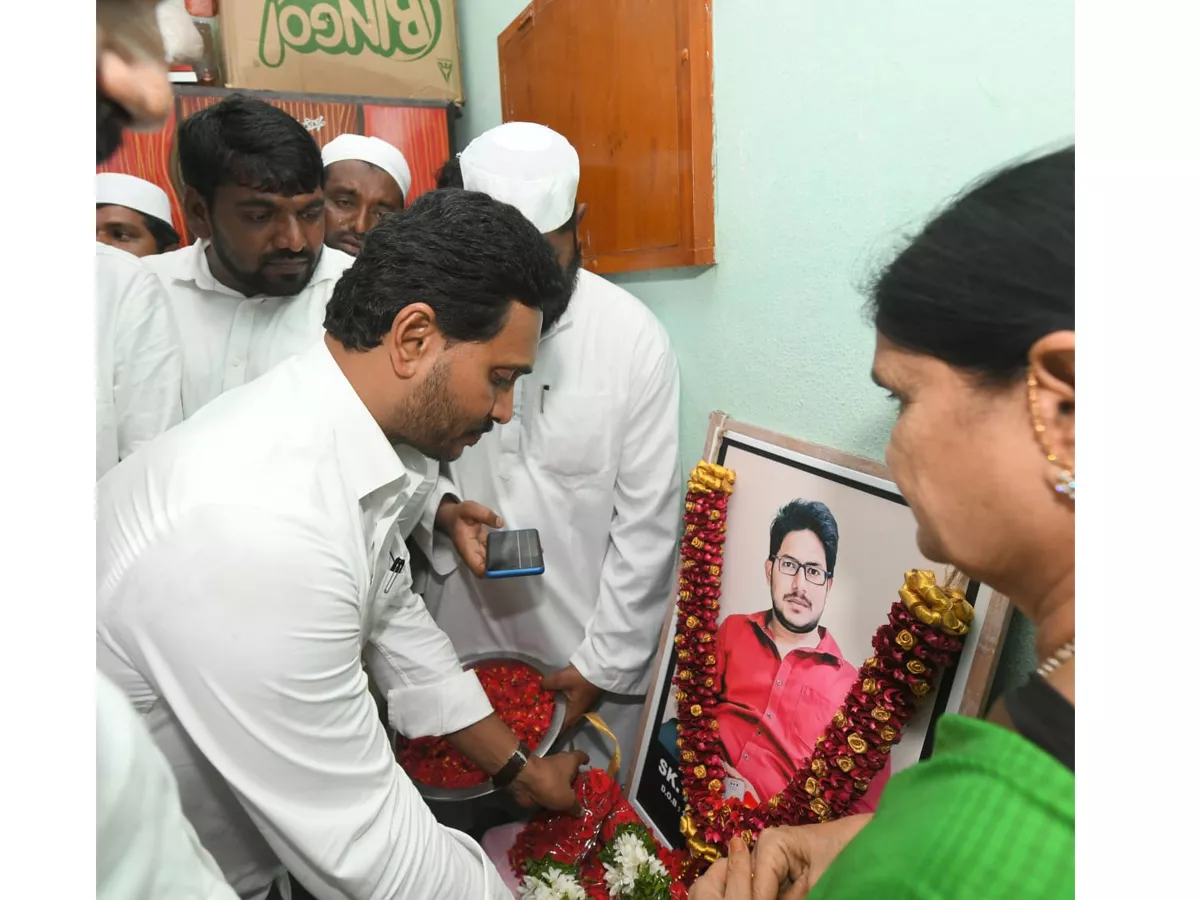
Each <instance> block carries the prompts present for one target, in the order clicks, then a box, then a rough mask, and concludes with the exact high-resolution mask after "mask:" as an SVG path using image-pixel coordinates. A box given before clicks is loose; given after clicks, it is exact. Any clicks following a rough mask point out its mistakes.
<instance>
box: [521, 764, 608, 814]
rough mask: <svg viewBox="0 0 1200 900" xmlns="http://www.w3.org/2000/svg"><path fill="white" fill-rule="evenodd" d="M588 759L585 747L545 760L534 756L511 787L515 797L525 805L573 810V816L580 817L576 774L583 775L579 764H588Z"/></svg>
mask: <svg viewBox="0 0 1200 900" xmlns="http://www.w3.org/2000/svg"><path fill="white" fill-rule="evenodd" d="M587 762H588V755H587V754H586V753H584V752H583V751H582V750H574V751H572V752H570V753H555V754H554V755H553V756H547V757H545V758H544V759H543V758H541V757H538V756H534V757H532V758H531V759H530V760H529V762H527V763H526V764H525V768H523V769H522V770H521V771H520V773H519V774H518V775H517V777H516V779H515V780H514V781H513V783H512V784H511V785H509V788H508V789H509V791H510V792H511V793H512V795H513V799H514V800H516V801H517V802H518V803H519V804H521V805H522V806H524V807H530V806H544V807H545V808H546V809H553V810H558V811H562V810H570V811H571V815H574V816H578V815H580V814H581V813H582V810H581V809H580V807H579V801H578V800H577V799H576V797H575V788H574V783H575V776H576V775H578V774H579V767H580V766H586V765H587Z"/></svg>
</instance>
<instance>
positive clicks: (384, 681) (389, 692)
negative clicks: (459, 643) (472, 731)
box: [363, 544, 492, 738]
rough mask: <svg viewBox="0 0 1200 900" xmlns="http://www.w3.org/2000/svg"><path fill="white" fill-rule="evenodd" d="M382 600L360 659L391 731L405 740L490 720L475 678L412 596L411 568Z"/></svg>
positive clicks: (422, 603) (484, 696)
mask: <svg viewBox="0 0 1200 900" xmlns="http://www.w3.org/2000/svg"><path fill="white" fill-rule="evenodd" d="M398 546H399V548H400V552H401V553H403V554H405V555H407V552H408V551H407V549H406V548H405V547H404V546H403V544H399V545H398ZM387 596H389V597H391V598H393V599H392V600H391V602H390V604H389V605H388V607H387V609H386V610H385V612H384V615H383V617H382V619H381V621H380V624H379V626H378V627H377V628H376V629H375V632H374V633H373V634H372V635H370V643H369V644H368V646H367V648H366V651H365V653H364V654H363V656H364V659H365V660H366V664H367V668H368V669H370V671H371V676H372V677H373V678H374V679H375V683H376V684H377V685H379V688H380V690H382V692H383V695H384V697H386V698H387V702H388V721H390V722H391V724H392V727H393V728H395V729H396V730H397V731H398V732H400V733H401V734H403V735H405V736H406V737H410V738H416V737H425V736H426V735H441V734H450V733H452V732H455V731H459V730H461V729H463V728H466V727H468V726H470V725H474V724H475V723H476V722H478V721H480V720H481V719H484V718H486V717H487V716H489V715H491V713H492V705H491V703H489V702H488V698H487V694H485V693H484V690H483V686H482V685H481V684H480V683H479V678H478V677H477V676H476V675H475V673H474V672H464V671H463V668H462V665H461V664H460V663H459V661H458V655H457V654H456V653H455V652H454V645H453V644H451V643H450V638H448V637H447V636H446V633H445V632H444V631H442V629H441V628H439V627H438V625H437V623H436V622H434V620H433V616H431V615H430V614H429V610H428V609H427V608H426V606H425V601H424V600H423V599H422V598H421V597H420V595H418V594H416V593H414V592H413V589H412V567H411V566H409V565H406V566H405V567H404V571H403V572H401V573H400V575H399V576H398V577H397V578H396V581H395V583H394V584H393V586H392V589H391V590H390V591H389V592H388V595H387Z"/></svg>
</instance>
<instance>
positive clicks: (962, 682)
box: [628, 412, 1010, 848]
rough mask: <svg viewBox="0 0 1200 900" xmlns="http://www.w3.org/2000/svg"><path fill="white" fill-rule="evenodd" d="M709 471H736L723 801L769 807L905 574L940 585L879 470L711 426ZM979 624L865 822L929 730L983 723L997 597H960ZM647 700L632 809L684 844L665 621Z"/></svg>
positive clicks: (981, 589) (727, 586)
mask: <svg viewBox="0 0 1200 900" xmlns="http://www.w3.org/2000/svg"><path fill="white" fill-rule="evenodd" d="M705 460H706V461H708V462H715V463H717V464H719V465H722V466H725V467H726V468H728V469H731V470H733V472H734V473H735V475H736V479H737V480H736V483H735V486H734V489H733V493H732V495H731V496H730V500H729V508H728V519H727V531H726V534H725V547H724V571H723V576H722V582H721V607H720V612H719V615H718V630H717V636H716V641H715V644H714V646H715V648H716V656H717V665H716V669H717V678H716V680H717V686H716V690H717V697H718V706H717V713H716V718H717V720H718V722H719V723H720V731H719V739H718V740H717V742H716V744H717V748H716V749H717V752H718V753H719V755H720V756H721V757H722V759H723V761H724V763H725V766H726V769H727V770H728V774H727V777H726V782H725V789H726V796H739V797H744V796H746V795H750V796H753V797H754V798H756V799H758V800H759V801H760V802H765V801H766V800H767V799H768V798H770V797H772V796H774V795H775V794H776V793H778V791H780V790H781V789H782V788H783V787H784V786H785V785H786V784H787V783H788V782H789V781H790V780H791V779H792V778H793V777H794V776H795V774H796V771H797V768H798V766H799V765H800V764H801V763H802V762H803V761H804V760H805V759H806V758H807V757H808V756H810V755H811V753H812V748H813V744H814V743H815V741H816V739H817V737H818V736H819V735H820V734H821V733H822V731H823V730H824V729H825V728H826V726H828V724H829V722H830V720H831V718H832V717H833V715H834V713H835V712H837V710H838V709H839V708H840V707H841V705H842V703H843V701H844V699H845V696H846V693H847V692H848V691H849V689H850V687H851V686H852V685H853V683H854V680H855V678H856V677H857V674H858V670H859V668H860V667H861V666H862V664H863V662H864V660H866V659H867V658H868V657H869V656H871V655H872V648H871V639H872V637H873V636H874V634H875V632H876V630H877V629H878V628H879V626H880V625H882V624H884V622H885V621H886V619H887V614H888V610H889V608H890V607H891V605H892V604H893V603H894V602H895V601H896V599H897V594H898V591H899V589H900V587H901V586H902V584H903V582H904V573H905V572H906V571H908V570H910V569H929V570H932V571H933V572H935V573H937V575H938V576H939V578H943V577H944V576H945V575H947V574H949V573H946V569H945V567H944V566H942V565H939V564H937V563H933V562H931V561H929V560H927V559H926V558H925V557H923V556H922V555H921V552H920V551H919V550H918V549H917V543H916V530H917V529H916V522H915V520H914V519H913V517H912V513H911V511H910V510H909V508H908V506H907V504H906V503H905V501H904V498H903V497H901V496H900V493H899V491H898V490H897V488H896V485H895V484H894V483H893V482H892V481H891V479H890V478H889V476H888V473H887V469H886V467H885V466H883V465H882V464H880V463H877V462H874V461H872V460H867V459H861V458H858V457H854V456H850V455H847V454H843V453H839V452H837V451H833V450H828V449H826V448H822V447H817V446H814V445H810V444H806V443H804V442H802V441H797V440H794V439H791V438H786V437H782V436H780V435H775V434H772V433H770V432H766V431H763V430H762V429H759V428H756V427H754V426H751V425H746V424H743V423H739V422H734V421H731V420H729V418H728V417H727V416H726V415H725V414H724V413H719V412H718V413H713V415H712V418H711V420H710V426H709V439H708V443H707V450H706V453H705ZM965 591H966V595H967V599H968V601H969V602H970V603H971V604H972V605H973V606H974V608H975V619H974V623H973V625H972V627H971V631H970V633H969V635H968V637H967V640H966V644H965V647H964V649H963V653H962V655H961V657H960V658H959V660H958V662H957V664H956V665H955V666H954V667H952V668H951V669H950V670H948V671H946V672H944V673H943V674H942V676H941V678H940V680H939V682H938V683H937V684H936V686H935V690H934V691H933V692H932V693H931V695H930V696H929V697H928V698H926V701H925V704H924V706H923V707H922V709H921V710H920V712H919V714H918V715H917V716H916V718H915V719H913V720H912V721H911V722H910V723H909V725H908V726H907V728H906V729H905V731H904V733H903V736H902V738H901V740H900V742H899V743H898V744H897V745H896V749H895V751H894V752H893V753H891V755H890V760H889V763H888V766H887V768H885V769H884V770H883V771H882V772H880V773H879V775H877V776H876V778H875V779H874V781H872V782H871V785H870V789H869V790H867V792H866V793H865V795H864V796H863V797H862V798H861V799H860V801H859V802H860V804H861V807H859V808H856V809H855V810H854V811H855V812H866V811H870V810H873V809H874V805H875V803H876V802H877V800H878V796H879V793H880V792H881V791H882V789H883V786H884V784H885V783H886V781H887V779H888V778H889V777H890V776H891V774H892V773H894V772H897V771H899V770H901V769H903V768H905V767H907V766H910V765H912V764H913V763H915V762H917V761H918V760H920V759H922V758H924V757H925V756H927V755H928V754H929V753H930V752H931V751H932V745H933V731H934V730H933V727H932V726H933V723H934V722H935V721H936V720H937V718H938V717H939V716H940V715H942V713H944V712H947V711H950V712H956V713H960V714H964V715H970V716H974V715H978V714H980V712H981V711H982V708H983V705H984V703H985V702H986V699H987V695H988V691H989V690H990V687H991V682H992V676H993V674H994V669H995V664H996V661H997V659H998V656H999V648H1000V646H1001V644H1002V642H1003V639H1004V634H1005V631H1006V630H1007V627H1008V620H1009V616H1010V607H1009V603H1008V600H1007V599H1006V598H1005V597H1002V596H1000V595H999V594H996V593H994V592H993V591H992V590H991V589H990V588H988V587H987V586H986V585H981V584H979V583H977V582H971V583H970V584H968V585H967V586H966V587H965ZM663 631H664V634H663V639H662V644H661V646H660V648H659V653H658V659H657V661H656V664H655V675H654V679H653V681H652V683H651V689H650V691H649V694H648V696H647V701H646V707H645V710H644V713H643V718H642V728H641V733H640V736H639V738H638V745H637V747H636V748H635V758H634V764H633V767H632V770H631V775H630V782H629V786H628V795H629V799H630V800H631V802H632V803H633V805H634V807H635V808H636V809H637V811H638V813H639V814H640V815H641V816H642V818H643V819H645V821H646V822H647V823H648V824H650V825H651V826H652V827H653V829H654V831H655V833H656V836H657V837H658V838H659V840H661V841H663V842H665V843H667V844H670V845H671V846H673V847H676V848H682V847H683V846H684V839H683V836H682V835H681V833H680V828H679V825H680V818H681V816H682V815H683V812H684V807H685V804H684V798H683V792H682V789H681V787H680V779H679V768H680V764H679V749H678V747H677V745H676V726H677V721H678V716H677V710H676V703H675V690H674V687H673V684H672V681H673V678H674V676H675V669H676V658H675V651H674V647H675V644H674V635H675V610H674V607H672V609H671V613H670V616H669V617H668V620H667V623H666V626H665V628H664V630H663Z"/></svg>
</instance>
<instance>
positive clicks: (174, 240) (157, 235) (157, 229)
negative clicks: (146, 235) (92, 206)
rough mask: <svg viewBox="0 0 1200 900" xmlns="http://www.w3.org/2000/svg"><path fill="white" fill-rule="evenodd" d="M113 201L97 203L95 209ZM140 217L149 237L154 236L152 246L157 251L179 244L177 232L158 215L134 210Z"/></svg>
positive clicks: (166, 249) (110, 204)
mask: <svg viewBox="0 0 1200 900" xmlns="http://www.w3.org/2000/svg"><path fill="white" fill-rule="evenodd" d="M115 205H117V204H113V203H97V204H96V209H104V207H106V206H115ZM126 208H127V209H128V207H126ZM135 212H137V213H138V215H140V216H141V217H142V223H143V224H144V225H145V226H146V230H147V231H148V232H150V237H152V238H154V246H155V248H156V249H157V250H158V252H159V253H166V252H167V251H168V250H170V249H171V248H172V247H178V246H179V232H177V231H176V230H175V229H174V228H172V227H171V226H170V225H169V224H167V223H166V222H164V221H163V220H162V219H160V218H159V217H158V216H152V215H150V214H149V213H144V212H140V211H137V210H135Z"/></svg>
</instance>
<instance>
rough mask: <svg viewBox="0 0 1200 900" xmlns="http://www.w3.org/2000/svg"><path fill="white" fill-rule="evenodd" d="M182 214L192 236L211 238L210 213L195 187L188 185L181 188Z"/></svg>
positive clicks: (204, 238)
mask: <svg viewBox="0 0 1200 900" xmlns="http://www.w3.org/2000/svg"><path fill="white" fill-rule="evenodd" d="M183 215H184V218H185V219H186V220H187V229H188V231H190V232H191V233H192V235H193V236H194V237H198V238H201V239H203V240H211V239H212V236H213V227H212V213H211V211H210V210H209V208H208V204H207V203H205V202H204V198H203V197H201V196H200V194H199V193H198V192H197V191H196V189H195V188H191V187H188V188H184V190H183Z"/></svg>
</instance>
